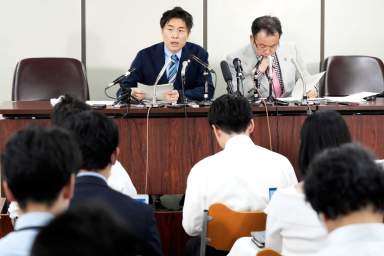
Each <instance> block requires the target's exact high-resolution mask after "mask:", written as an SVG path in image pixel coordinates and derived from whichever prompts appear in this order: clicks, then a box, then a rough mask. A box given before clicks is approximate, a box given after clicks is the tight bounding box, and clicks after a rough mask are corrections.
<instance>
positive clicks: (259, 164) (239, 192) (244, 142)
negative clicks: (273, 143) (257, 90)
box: [183, 95, 297, 236]
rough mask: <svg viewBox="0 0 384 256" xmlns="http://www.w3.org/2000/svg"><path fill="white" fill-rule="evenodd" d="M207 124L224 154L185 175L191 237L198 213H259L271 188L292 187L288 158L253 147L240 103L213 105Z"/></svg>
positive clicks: (227, 99) (248, 114)
mask: <svg viewBox="0 0 384 256" xmlns="http://www.w3.org/2000/svg"><path fill="white" fill-rule="evenodd" d="M208 119H209V122H210V124H211V125H212V127H213V130H214V133H215V136H216V139H217V141H218V143H219V145H220V146H221V147H222V148H224V149H223V150H222V151H221V152H219V153H217V154H215V155H213V156H210V157H207V158H205V159H203V160H201V161H200V162H198V163H197V164H196V165H195V166H194V167H193V168H192V170H191V172H190V174H189V175H188V181H187V190H186V197H185V202H184V208H183V227H184V230H185V231H186V232H187V233H188V234H189V235H192V236H194V235H198V234H199V233H200V231H201V225H202V213H203V211H204V209H208V208H209V206H210V205H211V204H213V203H217V202H220V203H223V204H225V205H227V206H228V207H230V208H232V209H233V210H238V211H239V210H241V211H250V210H263V209H264V208H265V206H266V204H267V202H268V200H269V192H270V189H275V188H279V187H287V186H291V185H294V184H296V183H297V179H296V176H295V173H294V170H293V168H292V165H291V164H290V162H289V161H288V160H287V158H285V157H284V156H282V155H280V154H277V153H274V152H272V151H270V150H267V149H265V148H262V147H259V146H257V145H255V144H254V143H253V142H252V140H251V138H250V137H249V134H250V133H251V132H252V131H253V126H254V124H253V120H252V110H251V107H250V105H249V103H248V102H247V100H246V99H245V98H243V97H237V96H233V95H223V96H222V97H220V98H218V99H216V100H215V102H214V103H213V104H212V106H211V108H210V111H209V116H208Z"/></svg>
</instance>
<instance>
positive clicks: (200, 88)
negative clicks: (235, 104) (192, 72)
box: [185, 50, 217, 101]
mask: <svg viewBox="0 0 384 256" xmlns="http://www.w3.org/2000/svg"><path fill="white" fill-rule="evenodd" d="M196 55H197V57H199V58H200V59H201V60H202V61H204V62H205V63H208V52H206V51H205V50H200V51H199V53H198V54H196ZM198 69H199V70H198V73H199V74H201V75H196V76H195V79H194V80H193V82H192V86H191V87H192V88H191V89H186V90H185V96H186V97H187V98H189V99H191V100H198V101H200V100H204V91H205V78H204V76H203V72H204V68H203V67H202V66H200V65H199V66H198ZM216 75H217V74H216ZM214 92H215V87H214V86H213V82H212V75H211V74H209V75H208V99H211V98H212V97H213V94H214Z"/></svg>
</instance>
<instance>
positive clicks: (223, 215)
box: [200, 204, 267, 255]
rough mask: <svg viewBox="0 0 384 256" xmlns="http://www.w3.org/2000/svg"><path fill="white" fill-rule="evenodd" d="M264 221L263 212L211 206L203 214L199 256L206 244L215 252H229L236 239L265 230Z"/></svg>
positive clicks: (265, 216) (202, 253)
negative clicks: (238, 210)
mask: <svg viewBox="0 0 384 256" xmlns="http://www.w3.org/2000/svg"><path fill="white" fill-rule="evenodd" d="M266 219H267V215H266V214H265V213H264V212H236V211H233V210H231V209H229V208H228V207H226V206H225V205H223V204H213V205H211V206H210V207H209V210H208V211H205V212H204V221H203V227H202V235H201V239H202V240H201V247H200V255H205V247H206V245H207V244H208V245H209V246H211V247H213V248H215V249H216V250H222V251H229V250H230V249H231V248H232V246H233V244H234V243H235V241H236V240H237V239H238V238H240V237H244V236H250V234H251V232H252V231H263V230H265V223H266Z"/></svg>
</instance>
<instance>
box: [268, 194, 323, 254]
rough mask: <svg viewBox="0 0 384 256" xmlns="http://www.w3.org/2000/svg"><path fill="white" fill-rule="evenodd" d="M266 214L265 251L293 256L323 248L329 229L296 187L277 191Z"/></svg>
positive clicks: (311, 252)
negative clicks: (266, 249)
mask: <svg viewBox="0 0 384 256" xmlns="http://www.w3.org/2000/svg"><path fill="white" fill-rule="evenodd" d="M264 211H265V213H266V214H267V227H266V236H265V246H266V247H269V248H272V249H274V250H276V251H278V252H281V253H282V254H283V255H289V256H291V255H308V254H313V253H315V252H317V251H319V249H321V248H322V247H323V246H324V243H325V239H326V237H327V230H326V228H325V227H324V225H323V224H322V223H321V222H320V219H319V217H318V215H317V213H316V212H315V211H314V210H313V209H312V207H311V205H310V204H309V203H308V202H306V201H305V196H304V194H303V193H300V192H299V191H297V190H296V189H295V188H294V187H289V188H285V189H278V190H277V191H276V192H275V194H274V195H273V197H272V200H271V202H270V203H269V204H268V206H267V208H266V209H265V210H264Z"/></svg>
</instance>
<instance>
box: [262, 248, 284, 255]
mask: <svg viewBox="0 0 384 256" xmlns="http://www.w3.org/2000/svg"><path fill="white" fill-rule="evenodd" d="M256 256H281V254H280V253H278V252H277V251H275V250H272V249H269V248H264V249H262V250H260V251H259V252H257V253H256Z"/></svg>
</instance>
